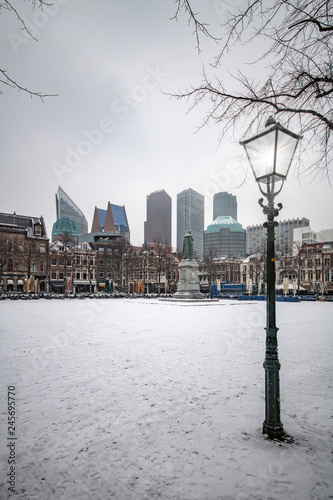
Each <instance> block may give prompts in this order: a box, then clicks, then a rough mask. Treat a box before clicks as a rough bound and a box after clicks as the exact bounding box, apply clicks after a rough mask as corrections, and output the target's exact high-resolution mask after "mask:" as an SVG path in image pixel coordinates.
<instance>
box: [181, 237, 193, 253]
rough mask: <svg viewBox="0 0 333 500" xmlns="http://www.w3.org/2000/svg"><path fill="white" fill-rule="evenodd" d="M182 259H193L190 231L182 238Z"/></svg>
mask: <svg viewBox="0 0 333 500" xmlns="http://www.w3.org/2000/svg"><path fill="white" fill-rule="evenodd" d="M183 259H193V236H192V234H191V231H188V232H187V233H186V234H185V236H184V242H183Z"/></svg>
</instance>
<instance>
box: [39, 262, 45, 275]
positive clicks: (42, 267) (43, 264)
mask: <svg viewBox="0 0 333 500" xmlns="http://www.w3.org/2000/svg"><path fill="white" fill-rule="evenodd" d="M45 268H46V266H45V262H44V261H42V262H41V263H40V264H39V270H40V272H41V273H44V272H45Z"/></svg>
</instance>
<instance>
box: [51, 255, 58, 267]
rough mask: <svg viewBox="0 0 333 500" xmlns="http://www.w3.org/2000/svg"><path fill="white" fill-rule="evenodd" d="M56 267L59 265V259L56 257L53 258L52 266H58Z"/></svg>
mask: <svg viewBox="0 0 333 500" xmlns="http://www.w3.org/2000/svg"><path fill="white" fill-rule="evenodd" d="M56 265H57V259H56V258H55V257H52V260H51V266H56Z"/></svg>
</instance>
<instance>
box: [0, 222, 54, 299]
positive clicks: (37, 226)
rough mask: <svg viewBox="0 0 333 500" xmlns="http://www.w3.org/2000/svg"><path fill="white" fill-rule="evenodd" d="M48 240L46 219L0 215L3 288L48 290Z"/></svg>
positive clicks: (1, 286) (1, 284) (9, 290)
mask: <svg viewBox="0 0 333 500" xmlns="http://www.w3.org/2000/svg"><path fill="white" fill-rule="evenodd" d="M48 251H49V240H48V238H47V233H46V226H45V222H44V219H43V217H28V216H25V215H16V214H15V213H14V214H6V213H0V288H1V290H2V291H4V292H17V291H18V292H27V291H30V292H36V293H37V292H39V291H45V290H46V289H47V281H48Z"/></svg>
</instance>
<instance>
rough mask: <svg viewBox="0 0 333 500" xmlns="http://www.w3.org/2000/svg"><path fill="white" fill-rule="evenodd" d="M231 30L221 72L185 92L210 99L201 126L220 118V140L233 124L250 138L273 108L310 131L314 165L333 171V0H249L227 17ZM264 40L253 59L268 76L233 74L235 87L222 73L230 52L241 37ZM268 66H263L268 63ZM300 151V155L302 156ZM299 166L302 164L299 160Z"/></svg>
mask: <svg viewBox="0 0 333 500" xmlns="http://www.w3.org/2000/svg"><path fill="white" fill-rule="evenodd" d="M223 29H224V30H225V37H224V39H223V42H222V46H221V49H220V51H219V54H218V55H217V57H216V59H215V64H214V67H215V72H216V74H215V75H214V76H211V77H210V78H208V76H207V73H206V71H205V70H203V75H202V81H201V84H200V85H198V86H192V87H190V88H189V89H186V90H185V91H184V92H181V93H177V94H173V96H174V97H176V98H178V99H182V98H183V99H187V100H188V101H189V103H190V109H193V108H194V107H196V106H198V105H199V104H202V103H203V102H209V103H210V109H209V111H208V112H207V114H206V116H205V117H204V119H203V121H202V124H201V127H203V126H205V125H207V124H208V123H215V124H216V125H218V126H219V127H220V128H221V136H220V140H222V138H223V137H225V135H226V134H227V133H228V132H229V131H230V132H232V133H233V135H234V136H235V135H237V136H238V137H237V140H239V139H240V137H239V134H240V133H241V134H242V137H244V136H245V135H246V134H248V133H253V132H254V131H256V130H257V129H258V128H259V127H261V126H263V123H264V122H265V120H266V117H267V114H272V112H273V113H274V114H276V115H278V116H280V117H281V120H283V121H284V123H285V125H286V126H294V127H295V126H298V127H299V128H300V129H301V130H300V131H301V132H302V134H303V135H304V139H303V141H302V145H301V148H300V151H303V152H306V153H307V155H308V156H309V153H311V155H312V157H313V158H314V159H313V161H312V162H311V165H310V167H307V168H309V169H310V171H312V172H317V171H319V172H322V173H324V175H325V176H326V178H329V172H330V170H329V169H330V164H331V162H332V160H333V145H332V131H333V106H332V98H333V41H332V32H333V4H332V2H331V1H330V0H275V2H274V3H273V2H266V1H265V0H248V2H247V5H246V6H245V7H244V8H243V9H241V10H239V11H237V12H236V13H235V14H229V17H228V18H227V19H226V21H225V23H224V24H223ZM258 39H261V40H262V44H261V45H262V47H263V51H262V52H263V53H262V54H261V55H260V54H259V56H257V57H256V59H255V61H249V62H250V63H251V64H252V65H254V66H255V65H256V64H258V63H259V62H263V61H264V60H265V62H266V61H267V62H268V64H267V65H266V68H265V73H266V74H265V75H264V76H263V78H262V80H261V81H260V80H259V79H256V81H250V80H249V78H248V77H247V76H246V75H244V74H242V73H241V72H239V74H238V75H237V76H234V75H231V76H232V78H233V81H234V85H232V89H231V88H229V87H230V84H227V83H226V80H225V78H224V79H223V80H221V79H220V78H219V76H218V72H219V69H220V64H221V63H222V58H223V57H224V55H225V54H226V53H227V52H228V51H230V50H232V48H233V47H234V45H235V44H237V43H241V44H242V45H246V44H247V43H250V42H253V41H257V40H258ZM261 72H263V70H262V69H261ZM300 161H301V160H300V157H299V162H300ZM298 168H299V167H298Z"/></svg>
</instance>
